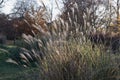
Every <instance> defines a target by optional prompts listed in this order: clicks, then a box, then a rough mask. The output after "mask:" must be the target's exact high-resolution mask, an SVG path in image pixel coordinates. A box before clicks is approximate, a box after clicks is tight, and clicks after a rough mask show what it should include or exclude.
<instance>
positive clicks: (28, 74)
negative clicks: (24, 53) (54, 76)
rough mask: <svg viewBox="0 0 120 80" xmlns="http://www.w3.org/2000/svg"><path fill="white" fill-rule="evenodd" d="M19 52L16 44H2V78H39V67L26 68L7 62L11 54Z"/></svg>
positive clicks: (8, 79) (12, 79)
mask: <svg viewBox="0 0 120 80" xmlns="http://www.w3.org/2000/svg"><path fill="white" fill-rule="evenodd" d="M18 52H19V48H18V47H16V46H10V45H9V46H7V45H0V80H37V78H38V77H39V76H38V74H37V73H38V69H37V68H24V67H22V66H19V65H17V64H13V63H9V62H7V60H8V59H9V58H10V56H11V55H13V54H17V53H18ZM35 72H36V73H35ZM33 78H34V79H33Z"/></svg>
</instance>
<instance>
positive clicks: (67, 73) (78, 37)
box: [20, 13, 120, 80]
mask: <svg viewBox="0 0 120 80" xmlns="http://www.w3.org/2000/svg"><path fill="white" fill-rule="evenodd" d="M78 14H79V13H78ZM85 16H86V17H87V16H88V17H89V16H90V15H87V14H86V15H85ZM85 16H84V17H85ZM84 25H87V26H83V25H80V24H79V23H77V22H75V21H72V19H71V17H70V16H69V21H68V22H67V21H64V20H63V19H61V18H59V19H58V20H55V21H54V22H53V23H51V24H50V25H47V24H46V27H47V29H48V30H47V32H44V30H42V28H41V26H40V25H37V23H35V24H34V25H33V27H36V28H37V29H38V30H39V32H40V33H39V34H38V35H36V36H35V37H32V36H27V35H24V40H25V43H26V45H28V48H26V47H24V46H23V48H22V51H21V53H20V57H21V60H22V62H24V65H26V66H29V65H32V63H34V64H35V65H37V66H38V67H39V70H40V73H39V75H40V80H119V79H120V66H119V65H120V64H119V60H120V59H119V58H120V55H117V58H116V55H113V54H110V53H107V52H106V51H104V50H103V48H102V46H95V47H94V49H93V47H92V43H91V42H90V40H89V39H87V38H86V33H89V29H86V28H87V27H88V26H90V25H88V24H87V20H86V18H84ZM81 28H82V30H84V31H82V30H81ZM83 28H85V29H83ZM41 34H42V36H41Z"/></svg>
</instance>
